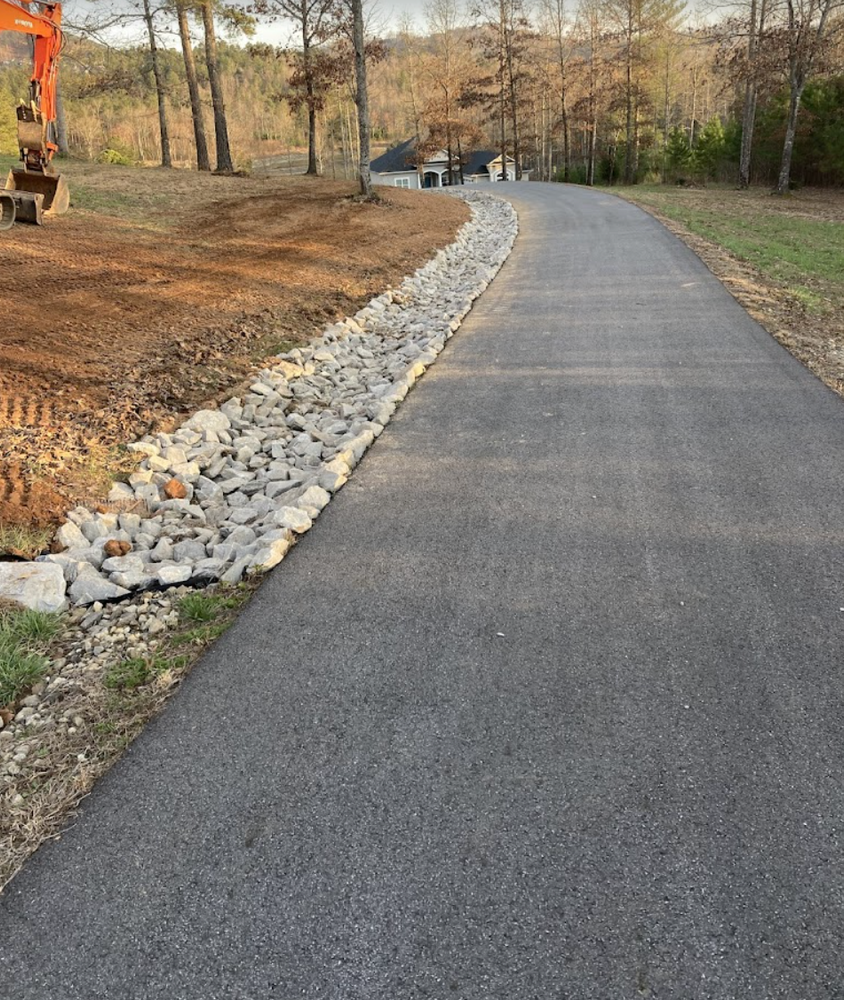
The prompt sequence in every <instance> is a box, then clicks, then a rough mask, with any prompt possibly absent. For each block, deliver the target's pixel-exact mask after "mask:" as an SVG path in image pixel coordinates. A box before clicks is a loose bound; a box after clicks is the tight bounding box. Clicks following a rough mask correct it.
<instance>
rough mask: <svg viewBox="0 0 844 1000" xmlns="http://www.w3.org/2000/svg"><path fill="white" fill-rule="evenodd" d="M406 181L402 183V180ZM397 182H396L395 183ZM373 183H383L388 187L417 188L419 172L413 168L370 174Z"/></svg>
mask: <svg viewBox="0 0 844 1000" xmlns="http://www.w3.org/2000/svg"><path fill="white" fill-rule="evenodd" d="M405 181H406V182H407V183H404V182H405ZM397 182H398V183H397ZM372 183H373V184H385V185H387V186H389V187H404V188H414V189H418V188H419V174H418V173H417V172H416V171H415V170H407V171H404V172H403V173H399V172H398V171H396V172H395V173H389V174H377V173H374V172H373V174H372Z"/></svg>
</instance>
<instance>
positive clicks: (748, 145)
mask: <svg viewBox="0 0 844 1000" xmlns="http://www.w3.org/2000/svg"><path fill="white" fill-rule="evenodd" d="M755 125H756V81H755V80H748V81H747V84H746V86H745V88H744V111H743V112H742V119H741V157H740V159H739V187H740V188H742V189H746V188H749V187H750V157H751V154H752V152H753V129H754V127H755Z"/></svg>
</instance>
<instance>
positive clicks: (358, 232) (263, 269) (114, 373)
mask: <svg viewBox="0 0 844 1000" xmlns="http://www.w3.org/2000/svg"><path fill="white" fill-rule="evenodd" d="M66 172H67V173H68V174H69V175H70V176H69V181H70V185H71V191H72V192H73V194H74V199H75V206H74V207H73V208H72V210H71V213H70V214H68V215H67V216H65V217H64V218H62V219H58V220H55V221H52V222H50V223H49V224H48V225H47V226H45V227H44V228H35V227H26V226H23V225H19V226H16V227H15V229H14V230H12V231H11V232H9V233H6V234H4V235H3V238H2V239H1V240H0V269H2V273H3V276H4V281H3V282H2V283H0V316H2V317H4V319H3V322H2V324H0V523H5V524H7V525H8V524H24V525H34V524H47V523H51V522H53V521H55V520H57V519H58V518H60V517H61V515H62V514H63V513H64V512H65V510H66V509H67V508H68V507H69V506H71V505H73V504H74V503H76V502H79V501H83V502H89V503H97V502H99V501H102V499H103V497H104V494H105V492H106V491H107V489H108V487H109V476H108V472H109V470H110V469H113V468H114V467H115V466H116V465H119V462H120V456H119V455H118V453H117V449H118V448H119V446H120V445H122V444H124V443H126V442H128V441H131V440H133V439H134V438H136V437H137V436H139V435H141V434H143V433H144V432H146V431H147V430H148V429H150V428H151V427H153V426H166V425H167V424H168V422H170V423H172V422H174V420H175V417H176V416H177V415H178V414H181V413H184V412H187V411H190V410H192V409H195V408H197V407H198V406H199V405H201V404H203V403H205V402H207V401H210V400H220V399H223V398H225V397H226V396H227V395H231V392H232V390H233V388H234V387H235V386H236V385H237V384H238V382H240V381H241V380H242V379H243V378H245V377H246V376H247V374H248V372H249V370H250V368H251V367H252V366H253V365H254V363H255V362H256V361H257V360H259V359H260V358H262V357H266V356H268V355H271V354H273V353H275V352H278V351H279V350H285V349H289V347H291V346H292V345H293V344H295V343H297V342H301V341H303V340H306V339H308V338H309V337H310V336H312V335H313V334H314V333H315V332H317V331H318V329H319V328H320V327H321V326H322V325H324V324H325V323H326V322H330V321H331V320H332V319H334V318H336V317H338V316H340V315H344V314H347V313H349V312H351V311H355V310H356V309H358V308H359V307H360V306H361V305H362V304H363V303H364V302H365V301H367V300H368V299H369V298H371V297H372V296H373V295H376V294H378V293H379V292H381V291H383V290H384V288H385V287H387V286H388V285H390V284H394V283H396V282H397V281H399V280H400V279H401V278H402V277H403V276H404V275H405V274H407V273H409V272H411V271H413V270H414V269H415V268H416V267H418V266H419V265H420V264H422V263H423V262H424V261H425V260H426V259H428V258H429V257H430V256H431V255H432V254H433V252H434V251H435V250H436V249H437V248H438V247H440V246H443V245H445V244H447V243H449V242H450V241H451V240H452V239H453V237H454V234H455V233H456V231H457V229H458V228H459V227H460V225H461V224H462V223H463V221H465V219H466V218H468V209H467V208H466V206H465V205H463V204H462V203H460V202H457V201H455V200H453V199H449V198H445V197H436V196H434V197H431V196H430V195H427V194H419V193H414V192H403V191H398V190H395V189H386V190H385V189H381V191H382V192H383V194H384V201H383V202H382V203H381V204H362V203H360V202H359V201H356V200H355V199H354V198H353V197H351V195H352V194H353V190H354V189H353V186H352V185H349V184H346V183H335V182H329V181H317V180H313V179H309V178H283V179H282V178H273V179H263V180H262V179H258V178H249V179H243V178H227V177H210V176H200V175H197V174H192V173H187V172H165V171H160V170H130V169H126V168H108V167H90V166H87V167H82V166H76V167H75V168H74V167H71V169H69V170H67V171H66ZM86 205H87V206H88V207H84V206H86ZM124 461H125V459H124Z"/></svg>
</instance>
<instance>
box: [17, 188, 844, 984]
mask: <svg viewBox="0 0 844 1000" xmlns="http://www.w3.org/2000/svg"><path fill="white" fill-rule="evenodd" d="M511 193H512V198H513V201H514V203H515V204H516V205H517V207H518V209H519V211H520V213H521V225H522V235H521V236H520V237H519V241H518V244H517V247H516V250H515V251H514V253H513V255H512V257H511V259H510V261H509V262H508V263H507V265H506V266H505V268H504V270H503V271H502V272H501V275H500V276H499V278H498V279H497V280H496V282H495V283H494V285H493V286H492V287H491V289H490V290H489V291H488V292H487V293H486V294H485V295H484V297H483V298H482V300H481V301H480V303H479V304H478V306H477V308H476V309H475V311H474V312H473V314H472V315H471V316H470V318H469V319H468V321H467V322H466V324H465V325H464V327H463V330H462V331H461V333H460V334H459V336H458V337H457V338H456V339H455V341H453V342H452V344H451V345H450V347H449V348H448V350H447V351H446V352H445V353H444V355H443V356H442V357H441V359H440V361H439V363H438V364H437V365H436V366H435V368H434V369H433V370H432V372H431V373H430V374H429V375H428V376H426V378H425V379H424V381H423V382H422V383H421V385H420V386H419V388H418V389H417V390H416V391H414V392H413V393H412V394H411V396H410V397H409V398H408V400H407V402H406V403H405V404H404V406H403V407H402V408H401V410H400V412H399V414H398V415H397V417H396V419H395V421H394V423H393V424H392V425H391V427H390V428H389V430H388V431H387V432H386V433H384V434H383V435H382V437H381V438H380V439H379V441H378V442H377V444H376V446H375V447H374V449H373V450H372V451H371V452H370V455H369V456H368V458H367V459H366V461H365V462H364V464H363V466H362V467H361V468H360V469H359V470H358V471H357V473H356V474H355V476H354V477H353V479H352V481H351V482H350V483H349V485H348V486H347V487H346V488H345V490H344V491H343V492H342V493H341V494H340V495H339V496H338V497H337V498H336V500H335V501H334V502H333V503H332V504H331V507H330V508H329V510H328V511H327V512H326V513H325V514H324V516H323V518H322V519H321V520H320V523H319V524H318V525H317V527H316V529H315V530H314V531H313V532H311V533H310V534H309V535H308V536H307V538H306V539H305V540H304V541H303V542H302V544H301V545H299V546H298V547H297V548H296V550H295V551H294V552H293V553H292V554H291V556H290V557H289V558H288V559H287V560H286V561H285V563H284V564H283V565H282V567H281V568H280V570H278V571H276V572H275V573H274V574H273V575H272V576H271V578H270V579H269V580H268V581H267V583H266V584H265V585H264V587H263V588H262V589H261V591H260V593H259V594H258V596H257V598H256V599H255V600H254V601H253V602H252V604H251V605H250V607H249V608H248V610H247V611H246V612H245V614H244V615H243V617H242V619H241V620H240V622H239V624H238V626H237V627H236V628H234V629H233V630H232V631H231V632H230V633H229V634H227V635H226V636H225V638H224V639H223V640H222V641H221V642H220V643H219V644H218V645H217V646H216V648H215V649H214V651H213V652H212V653H211V654H210V655H209V656H208V657H207V658H206V660H205V662H204V663H203V665H202V666H201V668H199V669H198V670H197V671H195V672H194V674H193V675H192V676H191V678H190V679H189V681H188V682H187V684H186V685H185V687H184V689H183V690H182V691H181V693H180V694H179V696H178V697H177V698H176V699H175V701H174V702H173V703H172V704H171V705H170V707H169V708H168V709H167V711H166V712H165V713H164V715H163V717H162V718H161V719H160V720H159V721H158V722H156V723H155V724H153V725H152V726H150V727H149V729H148V731H147V732H146V733H145V735H144V736H143V737H142V738H141V739H140V740H139V741H138V743H137V744H136V745H135V747H134V748H133V749H132V751H131V752H130V753H129V755H128V756H127V758H126V759H125V760H124V761H123V762H122V763H121V764H120V765H119V766H118V767H117V768H116V769H115V770H114V771H113V772H112V774H111V775H110V776H109V777H108V778H107V779H106V780H105V781H103V782H102V783H101V785H100V786H99V788H98V789H97V791H96V792H95V794H94V795H93V796H92V797H91V798H90V799H89V800H88V801H87V803H86V806H85V809H84V814H83V816H82V819H81V821H80V822H79V823H78V824H77V825H75V826H74V827H73V829H72V830H71V831H70V832H69V833H68V834H67V835H66V836H65V837H64V838H63V839H62V840H61V842H59V843H57V844H55V845H51V846H49V847H47V848H46V849H44V850H42V851H41V852H40V853H39V855H38V856H37V857H36V858H35V859H34V861H33V862H32V863H31V864H30V865H29V867H28V869H27V870H26V871H25V872H24V874H23V875H22V876H21V877H19V879H18V880H16V881H15V882H14V883H13V885H12V886H11V887H10V889H9V890H8V892H7V894H6V895H5V896H4V897H2V898H1V899H0V996H2V997H3V998H15V1000H35V998H37V1000H100V998H115V1000H130V998H131V1000H135V998H138V1000H141V998H143V1000H152V998H156V1000H158V998H161V1000H222V998H235V1000H265V998H266V1000H276V998H278V1000H293V998H296V997H308V998H312V1000H321V998H325V1000H328V998H330V1000H481V998H485V1000H486V998H492V1000H587V998H594V1000H616V998H617V1000H627V998H640V997H652V998H660V1000H662V998H677V1000H704V998H718V1000H768V998H782V1000H830V998H841V997H844V951H842V945H844V908H843V907H844V865H842V845H841V837H842V826H844V742H843V741H842V737H844V734H843V733H842V724H843V723H842V720H844V698H842V680H841V668H842V646H843V645H844V643H842V640H844V612H842V608H844V586H842V567H844V563H842V551H841V544H842V540H844V518H843V517H842V497H844V475H842V455H844V403H843V402H842V401H841V400H840V399H838V398H837V397H836V396H834V395H833V394H832V393H831V392H830V391H828V390H827V389H826V388H825V387H824V386H823V385H822V384H821V383H820V382H818V381H816V380H815V379H814V378H813V377H812V376H811V375H810V374H808V372H806V371H805V370H804V369H803V368H802V367H801V366H800V365H799V364H798V363H797V362H796V361H794V360H792V359H791V357H790V356H789V355H787V354H786V352H785V351H784V350H783V349H781V348H780V347H779V346H777V345H776V344H775V343H774V342H773V340H771V339H770V338H769V336H768V335H767V334H766V333H764V332H763V331H762V330H761V329H760V328H759V327H758V326H756V325H755V324H754V323H753V322H752V321H751V320H750V319H749V318H748V317H747V315H746V314H745V313H744V312H743V311H742V310H741V309H740V308H739V306H738V305H736V303H735V302H734V301H733V299H732V298H731V297H730V296H729V295H728V294H727V292H726V291H724V290H723V289H722V287H721V286H720V285H719V283H718V282H717V281H716V280H715V279H714V278H713V277H711V275H710V274H709V272H708V271H707V270H706V269H705V268H704V267H703V265H702V264H700V263H699V262H698V260H697V259H696V258H695V257H694V256H693V255H692V253H691V252H690V251H688V250H687V249H686V248H684V247H683V246H682V245H681V244H680V243H678V242H677V241H676V240H675V239H674V237H672V236H671V235H669V234H668V233H667V232H665V231H664V230H663V229H662V228H661V227H660V226H659V225H658V224H657V223H656V222H654V221H653V220H652V219H650V218H649V217H647V216H646V215H644V214H642V213H641V212H640V211H639V210H638V209H636V208H634V207H632V206H630V205H627V204H625V203H624V202H622V201H618V200H616V199H614V198H612V197H609V196H606V195H602V194H599V193H594V192H589V191H586V190H579V189H574V188H571V189H564V188H562V187H553V188H550V187H544V186H542V185H533V184H531V185H529V186H525V187H523V188H522V187H519V188H518V190H515V189H511Z"/></svg>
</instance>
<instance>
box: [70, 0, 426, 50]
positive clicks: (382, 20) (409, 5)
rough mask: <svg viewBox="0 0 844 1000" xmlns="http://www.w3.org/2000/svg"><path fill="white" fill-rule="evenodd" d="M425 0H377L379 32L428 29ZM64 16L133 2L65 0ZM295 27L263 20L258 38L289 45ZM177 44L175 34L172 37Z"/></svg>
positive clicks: (117, 39)
mask: <svg viewBox="0 0 844 1000" xmlns="http://www.w3.org/2000/svg"><path fill="white" fill-rule="evenodd" d="M424 4H425V0H377V3H376V4H375V6H374V11H373V14H374V20H375V23H376V24H377V25H379V28H380V30H379V31H378V33H379V34H389V33H390V31H395V30H396V29H397V28H398V26H399V25H400V24H401V22H402V19H403V18H405V17H409V18H410V19H411V20H412V21H414V22H415V26H416V27H417V28H419V29H420V30H421V29H422V28H424V24H425V16H424V13H423V8H424ZM63 5H64V17H65V20H66V22H68V23H69V24H73V23H74V22H81V21H84V20H86V19H88V18H91V19H96V18H98V17H101V16H103V13H104V11H109V10H119V9H121V8H122V9H126V8H129V9H132V8H133V5H132V4H131V3H125V2H121V0H63ZM105 38H106V40H108V41H109V42H111V43H112V44H116V45H119V44H121V43H123V44H131V43H133V42H136V43H140V42H142V41H143V40H144V38H145V35H144V29H143V28H142V26H140V25H138V26H137V27H135V26H133V27H130V28H123V29H113V30H111V31H109V32H108V33H106V35H105ZM290 38H291V27H290V26H289V25H284V24H281V23H275V24H267V23H266V22H259V23H258V26H257V29H256V33H255V35H254V36H253V40H254V41H260V42H267V43H269V44H272V45H285V44H287V43H288V42H289V41H290ZM163 41H164V43H165V44H170V43H169V41H168V40H167V39H163ZM232 41H234V42H238V41H240V42H242V41H244V38H243V36H242V35H241V36H239V37H238V38H234V39H232ZM172 42H173V44H175V43H176V38H175V35H174V37H173V40H172Z"/></svg>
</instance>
